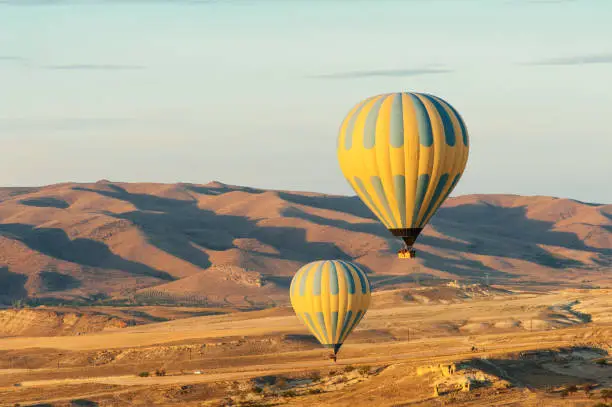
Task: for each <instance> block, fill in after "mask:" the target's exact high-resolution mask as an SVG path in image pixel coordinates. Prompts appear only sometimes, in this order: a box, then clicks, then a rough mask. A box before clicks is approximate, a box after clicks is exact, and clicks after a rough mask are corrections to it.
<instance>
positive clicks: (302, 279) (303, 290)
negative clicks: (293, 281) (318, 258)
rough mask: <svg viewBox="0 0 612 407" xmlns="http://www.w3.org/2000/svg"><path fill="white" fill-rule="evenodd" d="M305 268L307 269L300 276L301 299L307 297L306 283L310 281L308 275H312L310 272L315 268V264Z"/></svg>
mask: <svg viewBox="0 0 612 407" xmlns="http://www.w3.org/2000/svg"><path fill="white" fill-rule="evenodd" d="M305 267H306V268H305V269H304V271H303V272H302V275H301V276H300V297H303V296H304V295H306V281H307V280H308V274H309V273H310V270H312V268H313V267H314V264H313V263H311V264H309V265H307V266H305Z"/></svg>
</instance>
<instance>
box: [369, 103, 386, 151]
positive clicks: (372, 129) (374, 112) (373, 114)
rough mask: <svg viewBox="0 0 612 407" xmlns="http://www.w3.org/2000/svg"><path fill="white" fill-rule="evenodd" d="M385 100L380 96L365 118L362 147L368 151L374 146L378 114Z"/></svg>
mask: <svg viewBox="0 0 612 407" xmlns="http://www.w3.org/2000/svg"><path fill="white" fill-rule="evenodd" d="M386 98H387V97H386V96H382V97H381V98H379V99H378V100H377V101H376V102H374V104H373V105H372V107H371V108H370V111H369V112H368V116H367V117H366V121H365V126H364V127H363V147H365V148H366V149H368V150H369V149H371V148H373V147H374V145H375V144H376V122H377V120H378V112H379V111H380V106H381V105H382V103H383V102H384V100H385V99H386Z"/></svg>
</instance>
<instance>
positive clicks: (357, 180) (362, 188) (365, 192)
mask: <svg viewBox="0 0 612 407" xmlns="http://www.w3.org/2000/svg"><path fill="white" fill-rule="evenodd" d="M355 185H357V188H358V189H359V192H361V194H362V195H363V196H364V197H365V199H366V201H368V203H369V204H370V207H371V208H372V210H373V211H374V214H375V215H376V216H378V219H380V220H381V222H382V223H383V224H384V223H385V222H384V219H385V217H384V216H382V213H381V212H380V209H378V206H376V204H375V203H374V200H373V199H372V197H371V196H370V193H369V192H368V190H367V189H366V187H365V185H364V184H363V181H361V179H360V178H359V177H355ZM385 226H386V225H385Z"/></svg>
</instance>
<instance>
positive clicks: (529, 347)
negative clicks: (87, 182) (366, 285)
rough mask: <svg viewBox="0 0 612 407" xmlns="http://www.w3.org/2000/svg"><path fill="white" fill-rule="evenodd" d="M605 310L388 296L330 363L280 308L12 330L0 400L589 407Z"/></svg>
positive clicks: (487, 292) (479, 296)
mask: <svg viewBox="0 0 612 407" xmlns="http://www.w3.org/2000/svg"><path fill="white" fill-rule="evenodd" d="M150 311H151V310H150ZM611 311H612V291H611V290H605V289H597V290H595V289H593V290H586V289H582V290H579V289H568V290H563V291H555V292H550V293H548V294H542V293H538V294H533V293H523V292H518V291H510V290H507V289H499V288H495V287H483V286H461V285H459V286H456V285H455V284H450V286H449V285H440V286H430V287H424V286H419V287H418V286H414V287H412V288H403V289H398V290H389V291H381V292H377V293H375V294H374V298H373V307H372V309H371V310H370V311H369V312H368V314H367V316H366V317H365V318H364V320H363V321H362V323H361V324H360V326H359V327H358V328H357V329H356V330H355V331H354V332H353V334H352V335H351V336H350V338H349V339H348V341H347V342H346V344H345V346H344V347H343V348H342V350H341V351H340V357H339V360H338V362H337V363H336V364H334V363H333V362H331V361H329V360H328V359H327V358H326V352H325V350H324V349H322V348H321V347H320V346H319V345H318V343H316V341H315V340H314V339H313V337H312V336H310V335H309V334H308V332H307V331H306V329H305V328H304V327H303V326H301V325H300V323H299V321H298V320H297V318H296V317H295V316H294V315H293V313H292V312H291V310H290V309H288V308H285V307H279V308H273V309H266V310H260V311H244V312H228V313H226V314H223V315H207V316H192V317H186V316H184V315H181V316H178V317H177V319H170V320H168V321H163V322H149V323H146V322H142V323H141V324H139V325H135V326H128V327H124V328H119V327H116V328H108V329H105V330H99V331H97V332H89V333H84V334H81V335H62V336H57V335H55V336H53V335H49V336H37V337H31V336H30V337H28V336H20V335H14V336H12V337H5V338H3V339H0V405H2V406H15V405H17V404H19V405H21V406H34V405H37V406H128V405H141V406H153V405H156V406H157V405H159V406H179V405H180V406H226V405H240V406H268V405H269V406H273V405H295V406H299V405H321V406H325V405H329V406H332V405H333V406H337V405H340V406H360V405H377V406H438V405H463V406H470V405H486V406H541V405H553V406H593V405H595V404H596V403H597V402H603V398H602V396H605V394H606V391H607V390H610V389H612V358H611V357H610V355H609V352H612V312H611ZM115 312H116V313H118V312H119V311H117V310H116V311H115ZM178 312H179V311H178V310H174V311H173V310H169V311H168V313H169V314H173V313H178ZM58 334H61V333H58Z"/></svg>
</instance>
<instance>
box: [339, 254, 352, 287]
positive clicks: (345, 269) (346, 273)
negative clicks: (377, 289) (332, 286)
mask: <svg viewBox="0 0 612 407" xmlns="http://www.w3.org/2000/svg"><path fill="white" fill-rule="evenodd" d="M339 263H340V264H342V271H343V272H344V278H345V280H346V284H347V286H348V290H349V294H355V279H354V278H353V273H351V271H350V270H349V268H348V265H347V264H346V263H345V262H344V261H339Z"/></svg>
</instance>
